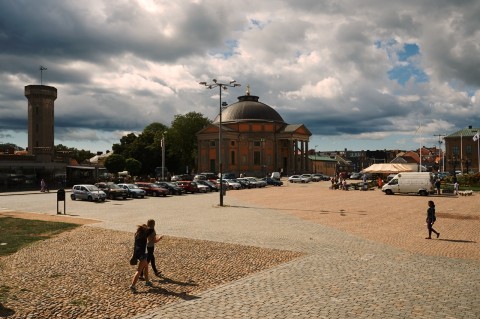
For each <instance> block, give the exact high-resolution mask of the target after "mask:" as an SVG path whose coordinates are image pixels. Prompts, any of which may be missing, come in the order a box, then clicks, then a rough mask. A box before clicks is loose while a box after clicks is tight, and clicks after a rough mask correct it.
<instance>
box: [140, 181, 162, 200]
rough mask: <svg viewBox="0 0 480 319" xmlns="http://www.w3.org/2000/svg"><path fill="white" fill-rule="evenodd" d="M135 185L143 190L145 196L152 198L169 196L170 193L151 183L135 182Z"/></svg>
mask: <svg viewBox="0 0 480 319" xmlns="http://www.w3.org/2000/svg"><path fill="white" fill-rule="evenodd" d="M135 185H137V186H138V187H140V188H141V189H143V190H144V191H145V192H146V194H147V196H153V197H156V196H163V197H165V196H167V195H168V194H170V192H169V191H168V190H167V189H165V188H163V187H160V186H158V185H155V184H153V183H145V182H137V183H135Z"/></svg>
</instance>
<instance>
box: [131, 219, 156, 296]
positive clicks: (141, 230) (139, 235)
mask: <svg viewBox="0 0 480 319" xmlns="http://www.w3.org/2000/svg"><path fill="white" fill-rule="evenodd" d="M148 234H149V229H148V226H147V225H145V224H143V225H139V226H138V227H137V232H136V233H135V246H134V255H135V257H136V258H137V259H138V261H139V262H138V267H137V271H136V272H135V275H134V276H133V278H132V284H131V285H130V290H131V291H132V292H135V291H136V287H135V285H136V284H137V281H138V278H139V277H140V274H141V273H142V271H143V273H144V275H145V285H146V286H149V287H151V286H152V283H151V282H150V281H149V280H148V262H147V240H148Z"/></svg>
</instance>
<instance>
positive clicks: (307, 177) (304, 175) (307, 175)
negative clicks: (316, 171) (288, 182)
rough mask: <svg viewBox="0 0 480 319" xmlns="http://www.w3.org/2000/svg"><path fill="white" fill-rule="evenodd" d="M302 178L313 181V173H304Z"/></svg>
mask: <svg viewBox="0 0 480 319" xmlns="http://www.w3.org/2000/svg"><path fill="white" fill-rule="evenodd" d="M301 176H302V178H306V179H307V180H308V182H307V183H309V182H311V181H312V174H302V175H301Z"/></svg>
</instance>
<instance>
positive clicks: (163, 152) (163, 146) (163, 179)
mask: <svg viewBox="0 0 480 319" xmlns="http://www.w3.org/2000/svg"><path fill="white" fill-rule="evenodd" d="M165 133H167V132H163V133H162V181H165Z"/></svg>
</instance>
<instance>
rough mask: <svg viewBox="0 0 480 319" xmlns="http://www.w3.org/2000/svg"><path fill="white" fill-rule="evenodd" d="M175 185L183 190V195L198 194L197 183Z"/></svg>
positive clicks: (179, 182)
mask: <svg viewBox="0 0 480 319" xmlns="http://www.w3.org/2000/svg"><path fill="white" fill-rule="evenodd" d="M177 185H178V186H180V187H181V188H183V189H184V190H185V193H192V194H194V193H198V187H197V182H192V181H178V182H177Z"/></svg>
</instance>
